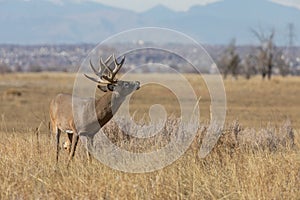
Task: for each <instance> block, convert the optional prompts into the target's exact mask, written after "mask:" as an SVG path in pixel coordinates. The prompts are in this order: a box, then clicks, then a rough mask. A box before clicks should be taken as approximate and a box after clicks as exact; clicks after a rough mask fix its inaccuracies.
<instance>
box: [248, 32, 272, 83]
mask: <svg viewBox="0 0 300 200" xmlns="http://www.w3.org/2000/svg"><path fill="white" fill-rule="evenodd" d="M252 32H253V34H254V35H255V37H256V38H257V39H258V40H259V42H260V46H259V48H258V56H257V58H258V65H259V68H260V70H261V75H262V78H263V79H265V77H266V76H267V77H268V79H271V76H272V70H273V67H274V54H275V49H276V46H275V44H274V36H275V30H274V29H273V30H271V31H270V33H268V34H266V33H265V32H264V31H262V29H260V30H259V31H257V30H254V29H252Z"/></svg>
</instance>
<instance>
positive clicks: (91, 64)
mask: <svg viewBox="0 0 300 200" xmlns="http://www.w3.org/2000/svg"><path fill="white" fill-rule="evenodd" d="M90 67H91V68H92V70H93V71H94V73H95V74H96V75H98V72H97V70H96V69H95V67H94V66H93V63H92V60H91V59H90Z"/></svg>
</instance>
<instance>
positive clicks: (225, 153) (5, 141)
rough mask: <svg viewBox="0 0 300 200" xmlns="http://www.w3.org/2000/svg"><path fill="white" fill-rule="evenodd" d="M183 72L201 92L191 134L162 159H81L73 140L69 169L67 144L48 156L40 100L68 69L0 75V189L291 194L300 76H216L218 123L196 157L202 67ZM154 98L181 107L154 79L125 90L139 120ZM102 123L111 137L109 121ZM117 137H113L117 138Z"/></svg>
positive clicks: (63, 84) (205, 116)
mask: <svg viewBox="0 0 300 200" xmlns="http://www.w3.org/2000/svg"><path fill="white" fill-rule="evenodd" d="M145 76H150V77H151V76H156V77H157V76H159V77H161V78H162V79H163V78H164V76H172V75H170V74H160V75H158V74H147V75H145ZM185 76H186V78H187V79H188V80H189V82H190V84H191V85H192V86H193V87H194V90H195V93H196V95H197V97H200V96H201V98H200V101H199V106H200V113H201V117H200V122H201V123H200V128H199V131H198V134H197V136H196V137H195V139H194V141H193V143H192V144H191V146H190V148H189V149H188V150H187V151H186V152H185V154H184V155H183V156H181V157H180V158H179V159H178V160H177V161H175V162H174V163H172V164H171V165H169V166H167V167H165V168H163V169H161V170H158V171H155V172H149V173H140V174H131V173H125V172H120V171H116V170H113V169H111V168H109V167H107V166H105V165H104V164H101V163H100V162H97V161H96V160H95V159H94V160H93V161H92V162H91V163H88V162H87V160H86V157H85V153H84V150H83V147H82V145H81V147H80V148H79V151H78V152H77V154H76V155H75V159H74V161H73V162H72V163H71V165H70V167H69V168H68V169H67V168H66V160H67V153H66V152H62V153H61V154H62V156H61V159H60V162H59V164H58V165H55V139H54V135H51V134H50V133H49V127H48V123H49V114H48V112H49V102H50V100H51V99H52V98H53V97H55V95H56V94H57V93H61V92H64V93H71V92H72V88H73V81H74V77H75V74H68V73H46V72H45V73H30V74H4V75H0V100H1V104H0V115H1V116H0V117H1V118H0V136H1V138H2V140H1V142H0V180H1V182H0V199H41V198H47V199H71V198H76V199H299V197H300V149H299V148H300V135H299V130H300V78H299V77H286V78H282V77H274V78H273V79H272V80H271V81H263V80H261V78H260V77H254V78H253V79H250V80H245V79H243V78H240V79H238V80H232V79H227V80H225V81H224V87H225V91H226V96H227V115H226V124H225V128H224V129H223V130H222V135H221V137H220V139H219V141H218V143H217V145H216V146H215V147H214V149H213V151H212V152H211V153H210V154H209V155H208V156H207V157H206V158H204V159H202V158H199V157H198V156H197V155H198V151H199V148H200V146H201V142H202V138H203V135H205V134H206V129H207V126H208V124H209V120H210V95H209V92H208V90H207V88H206V86H205V83H204V81H203V79H202V78H201V76H199V75H191V74H188V75H185ZM174 84H176V82H174ZM178 87H180V85H179V86H178ZM96 96H98V97H99V96H101V93H97V94H96ZM153 104H161V105H162V106H164V108H165V110H166V111H167V113H168V114H170V115H174V116H178V115H180V108H179V104H178V100H177V99H176V96H175V95H174V94H172V93H171V92H170V91H169V90H168V89H166V88H164V87H162V86H159V85H155V84H152V85H146V86H143V87H142V88H141V89H140V90H138V91H137V92H135V93H134V94H133V95H132V98H131V99H130V112H131V113H132V114H133V113H134V114H135V119H136V120H137V121H138V120H139V119H140V118H142V117H143V118H144V119H145V120H148V117H149V116H148V115H147V113H148V110H149V108H150V107H151V105H153ZM107 126H111V127H112V128H109V129H107V130H108V132H109V131H110V132H109V133H108V134H109V135H112V136H111V137H115V135H116V132H117V127H114V126H115V125H114V124H113V123H109V124H107ZM118 134H119V133H118ZM117 140H131V138H126V137H125V138H124V137H118V136H117ZM153 142H154V143H155V142H157V140H153ZM116 143H119V145H120V146H121V147H122V145H123V143H124V141H117V142H116ZM152 145H153V146H155V144H152Z"/></svg>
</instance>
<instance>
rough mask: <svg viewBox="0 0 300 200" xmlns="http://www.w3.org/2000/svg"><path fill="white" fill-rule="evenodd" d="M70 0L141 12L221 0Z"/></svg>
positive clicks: (299, 2)
mask: <svg viewBox="0 0 300 200" xmlns="http://www.w3.org/2000/svg"><path fill="white" fill-rule="evenodd" d="M24 1H26V0H24ZM27 1H29V0H27ZM48 1H52V2H54V3H57V4H62V3H63V2H64V1H66V0H48ZM69 1H70V0H69ZM72 1H78V2H81V1H95V2H99V3H102V4H105V5H109V6H113V7H119V8H123V9H128V10H134V11H137V12H142V11H145V10H148V9H150V8H152V7H154V6H156V5H159V4H160V5H164V6H166V7H168V8H170V9H172V10H175V11H186V10H188V9H189V8H190V7H191V6H193V5H206V4H208V3H212V2H217V1H222V0H72ZM269 1H273V2H276V3H280V4H283V5H288V6H293V7H296V8H298V9H300V0H269Z"/></svg>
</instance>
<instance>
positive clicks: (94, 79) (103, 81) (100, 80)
mask: <svg viewBox="0 0 300 200" xmlns="http://www.w3.org/2000/svg"><path fill="white" fill-rule="evenodd" d="M84 76H85V77H87V78H88V79H90V80H91V81H94V82H96V83H103V84H109V82H107V81H105V80H103V79H101V78H99V79H96V78H93V77H91V76H89V75H87V74H84Z"/></svg>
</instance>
